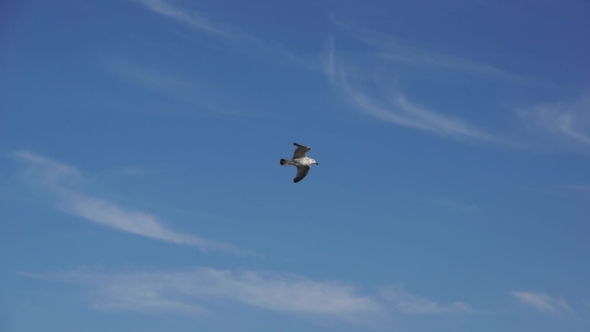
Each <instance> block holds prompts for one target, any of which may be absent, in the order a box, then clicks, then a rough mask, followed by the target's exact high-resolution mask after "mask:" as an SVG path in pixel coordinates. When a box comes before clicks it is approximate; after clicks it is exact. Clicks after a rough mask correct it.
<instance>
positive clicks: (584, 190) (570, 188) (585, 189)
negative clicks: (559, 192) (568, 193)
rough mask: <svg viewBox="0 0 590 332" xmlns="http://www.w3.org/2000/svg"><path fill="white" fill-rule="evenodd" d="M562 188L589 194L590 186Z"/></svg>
mask: <svg viewBox="0 0 590 332" xmlns="http://www.w3.org/2000/svg"><path fill="white" fill-rule="evenodd" d="M563 187H564V188H566V189H569V190H574V191H577V192H581V193H590V184H570V185H565V186H563Z"/></svg>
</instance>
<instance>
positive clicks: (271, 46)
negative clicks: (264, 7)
mask: <svg viewBox="0 0 590 332" xmlns="http://www.w3.org/2000/svg"><path fill="white" fill-rule="evenodd" d="M133 1H136V2H138V3H140V4H142V5H143V6H144V7H145V8H147V9H149V10H150V11H152V12H153V13H156V14H159V15H163V16H165V17H167V18H169V19H170V20H173V21H176V22H180V23H183V24H185V25H186V26H188V27H190V28H193V29H194V30H196V31H200V32H204V33H206V34H207V35H209V36H211V37H219V38H218V39H220V40H223V41H226V42H229V44H230V45H232V46H234V48H237V49H239V50H240V51H243V52H246V53H256V54H258V55H263V56H271V58H272V59H273V60H275V61H277V62H279V63H289V64H292V65H297V66H299V67H303V68H306V69H309V70H316V69H318V68H317V64H316V59H310V58H309V57H306V56H301V55H297V54H295V53H293V52H291V51H290V50H289V49H287V48H286V47H285V46H284V45H283V44H282V43H277V42H273V41H267V40H264V39H261V38H259V37H257V36H256V35H254V34H251V33H248V32H246V31H245V29H243V28H239V27H234V26H232V25H230V24H227V23H223V22H221V21H219V20H214V19H211V18H210V15H207V14H205V13H202V12H198V11H195V10H191V9H188V8H182V7H179V6H175V5H173V4H172V3H171V2H170V1H166V0H133Z"/></svg>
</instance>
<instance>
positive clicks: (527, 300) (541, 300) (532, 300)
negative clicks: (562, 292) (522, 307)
mask: <svg viewBox="0 0 590 332" xmlns="http://www.w3.org/2000/svg"><path fill="white" fill-rule="evenodd" d="M510 294H511V295H512V296H514V297H515V298H517V299H518V300H519V301H520V302H522V303H524V304H526V305H528V306H530V307H532V308H534V309H536V310H538V311H541V312H543V313H546V314H552V315H559V316H565V315H568V316H576V313H575V312H574V310H573V309H572V307H570V305H569V304H568V303H567V302H566V301H565V300H564V299H562V298H554V297H552V296H549V295H548V294H547V293H543V292H522V291H518V292H517V291H515V292H511V293H510Z"/></svg>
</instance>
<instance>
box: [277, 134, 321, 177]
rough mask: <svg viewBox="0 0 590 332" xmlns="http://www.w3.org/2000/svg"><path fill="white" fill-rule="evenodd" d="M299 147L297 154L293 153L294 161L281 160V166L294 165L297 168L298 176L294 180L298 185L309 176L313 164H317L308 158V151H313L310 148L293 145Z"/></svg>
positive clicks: (296, 150)
mask: <svg viewBox="0 0 590 332" xmlns="http://www.w3.org/2000/svg"><path fill="white" fill-rule="evenodd" d="M293 145H295V146H296V147H297V149H295V152H294V153H293V159H291V160H287V159H281V166H289V165H293V166H296V167H297V175H296V176H295V178H294V179H293V182H295V183H297V182H299V181H301V180H303V178H304V177H305V176H306V175H307V172H309V170H310V169H311V164H316V165H319V164H318V163H317V161H315V159H313V158H309V157H308V156H307V151H309V150H311V148H310V147H308V146H303V145H301V144H297V143H293Z"/></svg>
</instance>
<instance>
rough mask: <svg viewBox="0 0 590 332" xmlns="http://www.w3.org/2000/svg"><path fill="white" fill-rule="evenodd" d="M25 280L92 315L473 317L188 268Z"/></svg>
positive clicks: (335, 287)
mask: <svg viewBox="0 0 590 332" xmlns="http://www.w3.org/2000/svg"><path fill="white" fill-rule="evenodd" d="M24 275H25V276H29V277H34V278H39V279H45V280H52V281H59V282H65V283H71V284H80V285H83V286H84V287H85V289H86V290H87V292H88V293H89V294H90V299H91V304H92V306H93V307H94V308H96V309H98V310H109V311H135V312H146V313H180V314H190V315H193V314H201V313H217V314H223V312H221V311H225V310H227V308H228V305H231V304H237V305H245V306H249V307H253V308H258V309H260V310H264V311H274V312H281V313H284V314H289V315H295V316H298V317H302V318H307V319H313V320H316V319H321V320H322V321H325V319H331V320H335V321H341V322H345V323H353V324H358V325H362V326H364V327H366V328H379V327H380V326H383V325H386V324H387V322H391V321H392V319H396V318H399V317H400V316H406V315H412V316H414V315H457V314H472V313H476V311H475V310H473V309H472V308H471V306H470V305H468V304H466V303H463V302H453V303H451V304H447V305H442V304H439V303H437V302H435V301H432V300H428V299H425V298H423V297H419V296H416V295H412V294H410V293H408V292H406V291H404V290H403V289H400V288H387V289H384V290H382V291H380V292H379V293H377V294H372V295H371V294H367V293H365V292H363V291H362V290H361V289H359V288H357V287H355V286H353V285H351V284H348V283H344V282H340V281H337V280H313V279H310V278H307V277H305V276H302V275H296V274H291V273H273V272H264V271H252V270H225V269H215V268H208V267H196V268H190V269H183V270H175V271H150V272H136V271H132V272H129V271H125V272H110V271H105V270H104V269H100V268H99V269H89V268H82V269H78V270H68V271H62V272H49V273H41V274H31V273H27V274H24Z"/></svg>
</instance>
